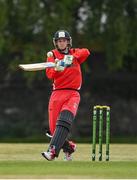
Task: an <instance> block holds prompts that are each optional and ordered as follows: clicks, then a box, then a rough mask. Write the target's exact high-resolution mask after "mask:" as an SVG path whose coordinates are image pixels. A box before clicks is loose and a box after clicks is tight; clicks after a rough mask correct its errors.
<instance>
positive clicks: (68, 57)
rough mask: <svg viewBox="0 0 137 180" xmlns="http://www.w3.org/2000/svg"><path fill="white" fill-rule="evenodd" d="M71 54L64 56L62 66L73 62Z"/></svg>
mask: <svg viewBox="0 0 137 180" xmlns="http://www.w3.org/2000/svg"><path fill="white" fill-rule="evenodd" d="M73 58H74V57H73V56H72V55H65V56H64V60H63V61H64V66H66V67H67V66H70V65H71V64H72V63H73Z"/></svg>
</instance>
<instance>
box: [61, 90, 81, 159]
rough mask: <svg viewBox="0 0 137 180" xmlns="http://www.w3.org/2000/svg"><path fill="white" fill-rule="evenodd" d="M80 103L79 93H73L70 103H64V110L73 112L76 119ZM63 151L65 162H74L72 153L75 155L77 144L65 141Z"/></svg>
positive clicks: (69, 99)
mask: <svg viewBox="0 0 137 180" xmlns="http://www.w3.org/2000/svg"><path fill="white" fill-rule="evenodd" d="M79 102H80V96H79V93H78V92H75V91H73V92H72V93H71V96H70V98H68V101H66V102H65V103H64V105H63V106H62V110H64V109H67V110H69V111H71V112H72V113H73V115H74V117H75V116H76V113H77V109H78V105H79ZM62 149H63V152H64V153H65V157H64V160H66V161H70V160H72V153H74V152H75V151H76V144H75V143H74V142H72V141H65V143H64V145H63V147H62Z"/></svg>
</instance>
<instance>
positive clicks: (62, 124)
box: [42, 110, 74, 160]
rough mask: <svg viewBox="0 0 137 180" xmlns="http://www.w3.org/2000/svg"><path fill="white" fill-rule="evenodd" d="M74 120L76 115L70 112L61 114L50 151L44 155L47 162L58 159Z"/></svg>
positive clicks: (65, 111) (66, 111)
mask: <svg viewBox="0 0 137 180" xmlns="http://www.w3.org/2000/svg"><path fill="white" fill-rule="evenodd" d="M73 119H74V115H73V114H72V112H70V111H68V110H64V111H62V112H61V113H60V115H59V118H58V121H57V123H56V129H55V131H54V134H53V137H52V139H51V141H50V145H49V148H48V151H47V152H43V153H42V155H43V156H44V157H45V158H46V159H47V160H53V159H54V158H55V157H58V155H59V152H60V150H61V148H62V146H63V144H64V142H65V140H66V138H67V136H68V134H69V132H70V128H71V125H72V121H73Z"/></svg>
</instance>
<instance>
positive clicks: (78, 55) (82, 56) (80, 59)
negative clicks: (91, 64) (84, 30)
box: [73, 48, 90, 64]
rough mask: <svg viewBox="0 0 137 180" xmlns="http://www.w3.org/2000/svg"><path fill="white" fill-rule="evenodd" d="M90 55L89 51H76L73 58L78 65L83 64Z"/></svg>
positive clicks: (84, 49) (83, 49)
mask: <svg viewBox="0 0 137 180" xmlns="http://www.w3.org/2000/svg"><path fill="white" fill-rule="evenodd" d="M89 55H90V51H89V50H88V49H86V48H82V49H76V51H75V53H74V54H73V56H74V57H75V58H76V59H77V60H78V62H79V64H81V63H83V62H84V61H85V60H86V59H87V57H88V56H89Z"/></svg>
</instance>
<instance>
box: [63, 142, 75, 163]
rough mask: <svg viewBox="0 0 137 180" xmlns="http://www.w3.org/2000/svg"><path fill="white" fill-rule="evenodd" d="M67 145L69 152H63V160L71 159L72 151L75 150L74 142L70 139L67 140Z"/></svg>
mask: <svg viewBox="0 0 137 180" xmlns="http://www.w3.org/2000/svg"><path fill="white" fill-rule="evenodd" d="M69 145H70V148H71V152H64V153H65V156H64V161H72V153H74V152H75V151H76V147H77V146H76V144H75V143H74V142H72V141H69Z"/></svg>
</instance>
